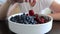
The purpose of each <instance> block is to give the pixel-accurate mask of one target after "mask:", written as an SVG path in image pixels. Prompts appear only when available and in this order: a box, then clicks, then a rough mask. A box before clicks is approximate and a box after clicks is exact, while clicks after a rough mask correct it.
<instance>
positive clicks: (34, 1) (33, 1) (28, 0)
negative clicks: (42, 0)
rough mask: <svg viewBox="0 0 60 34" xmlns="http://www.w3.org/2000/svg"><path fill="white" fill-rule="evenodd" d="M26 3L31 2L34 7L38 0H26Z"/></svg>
mask: <svg viewBox="0 0 60 34" xmlns="http://www.w3.org/2000/svg"><path fill="white" fill-rule="evenodd" d="M25 2H29V3H30V5H31V6H32V7H33V6H34V5H35V4H36V0H25Z"/></svg>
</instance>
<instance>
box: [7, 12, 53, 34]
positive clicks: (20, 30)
mask: <svg viewBox="0 0 60 34" xmlns="http://www.w3.org/2000/svg"><path fill="white" fill-rule="evenodd" d="M21 14H22V13H20V14H14V15H12V16H13V17H14V16H16V15H21ZM12 16H10V17H9V18H8V23H9V29H10V30H11V31H13V32H15V33H17V34H44V33H47V32H49V31H50V30H51V29H52V23H53V18H52V17H51V16H47V15H43V16H47V17H49V18H50V19H51V20H50V21H49V22H47V23H44V24H34V25H32V24H20V23H16V22H12V21H11V20H10V18H11V17H12Z"/></svg>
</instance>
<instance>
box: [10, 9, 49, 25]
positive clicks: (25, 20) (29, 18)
mask: <svg viewBox="0 0 60 34" xmlns="http://www.w3.org/2000/svg"><path fill="white" fill-rule="evenodd" d="M10 20H11V21H13V22H16V23H21V24H42V23H46V22H48V21H49V18H47V17H44V16H39V15H38V14H34V11H33V10H29V13H28V14H25V13H23V14H22V15H16V16H14V17H12V18H11V19H10Z"/></svg>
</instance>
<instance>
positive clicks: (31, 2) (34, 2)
mask: <svg viewBox="0 0 60 34" xmlns="http://www.w3.org/2000/svg"><path fill="white" fill-rule="evenodd" d="M8 1H11V3H12V2H13V3H14V2H19V3H22V2H24V0H8ZM25 2H29V4H30V5H31V6H34V5H35V4H36V0H25Z"/></svg>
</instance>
